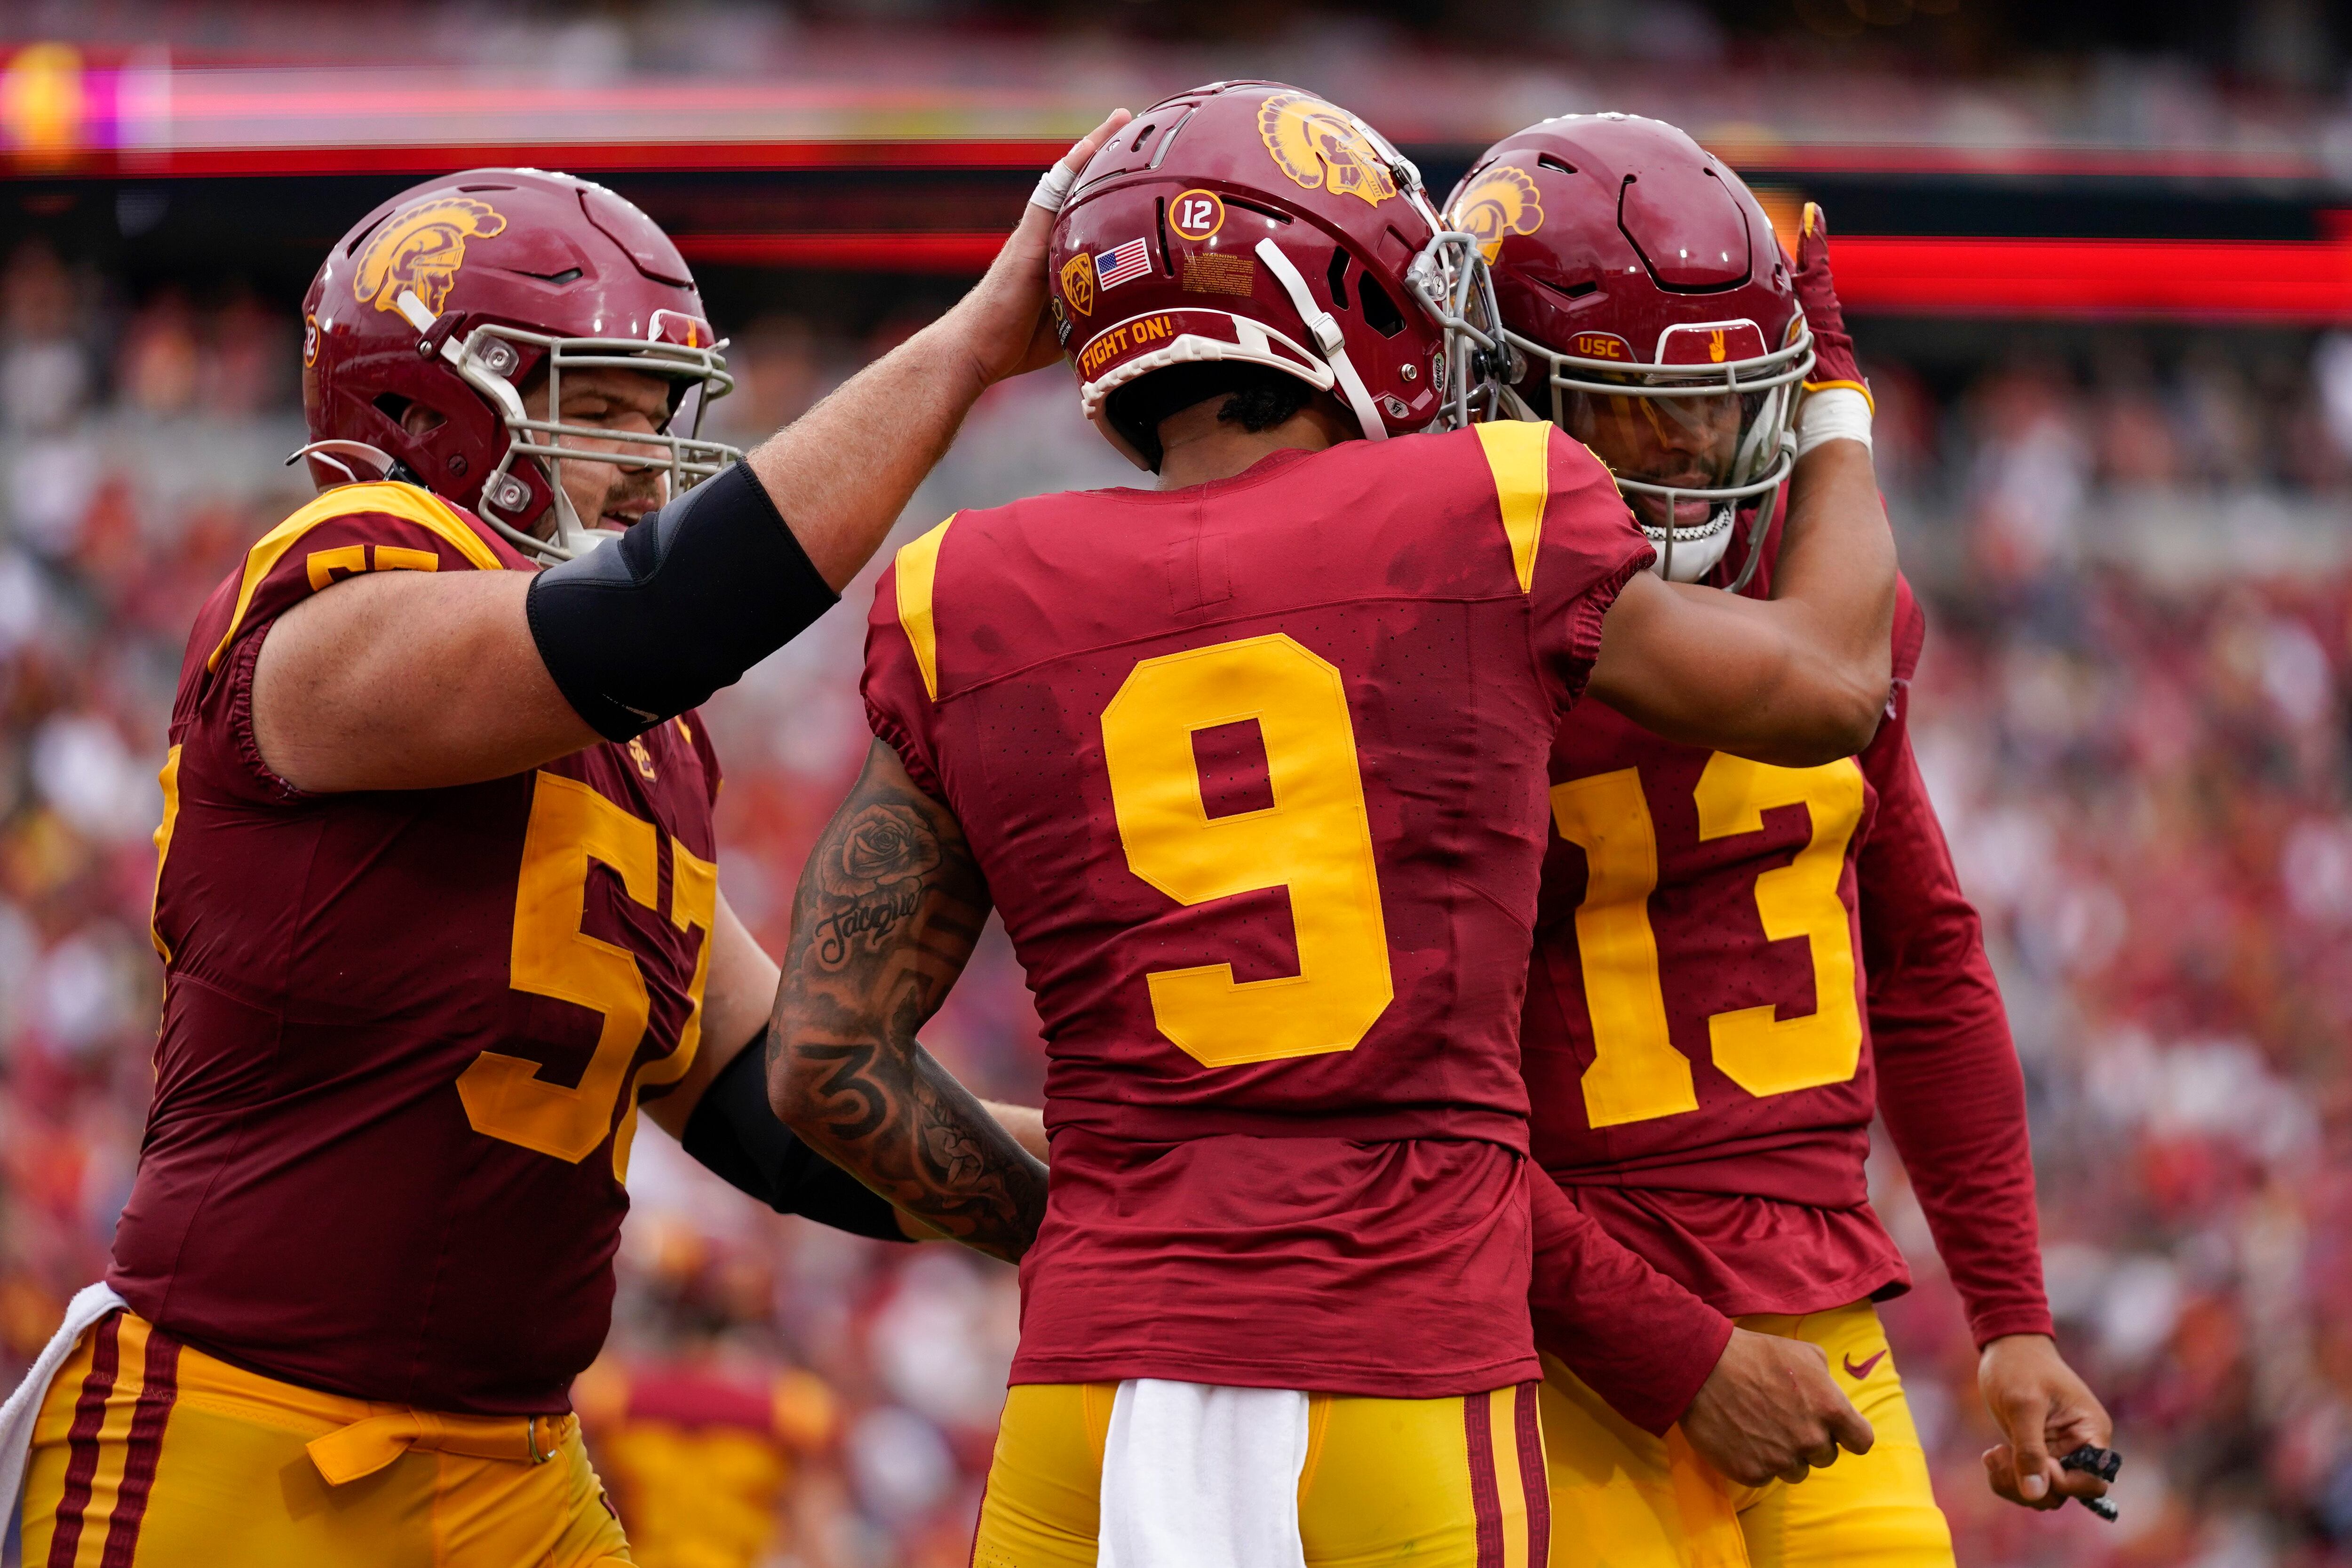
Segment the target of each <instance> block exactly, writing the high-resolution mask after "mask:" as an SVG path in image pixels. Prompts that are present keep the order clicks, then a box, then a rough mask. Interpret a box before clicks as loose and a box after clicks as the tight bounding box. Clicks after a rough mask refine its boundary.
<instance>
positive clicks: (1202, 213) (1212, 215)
mask: <svg viewBox="0 0 2352 1568" xmlns="http://www.w3.org/2000/svg"><path fill="white" fill-rule="evenodd" d="M1168 226H1169V227H1170V228H1171V229H1174V230H1175V231H1176V232H1177V233H1178V234H1179V235H1181V237H1184V238H1186V239H1192V240H1202V239H1208V238H1211V237H1213V236H1214V235H1215V234H1216V232H1217V231H1218V230H1219V229H1221V228H1223V227H1224V226H1225V203H1224V198H1223V197H1222V196H1220V195H1217V193H1216V192H1214V191H1201V190H1192V191H1182V192H1180V193H1178V195H1177V197H1176V199H1175V200H1174V201H1172V202H1170V203H1169V204H1168Z"/></svg>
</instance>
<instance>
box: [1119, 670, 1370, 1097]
mask: <svg viewBox="0 0 2352 1568" xmlns="http://www.w3.org/2000/svg"><path fill="white" fill-rule="evenodd" d="M1245 720H1255V721H1257V725H1258V733H1259V737H1260V739H1261V740H1262V741H1263V742H1264V743H1265V765H1266V774H1267V782H1268V783H1269V784H1272V786H1273V794H1274V804H1273V805H1270V806H1265V807H1263V808H1261V809H1259V810H1256V811H1244V812H1235V813H1234V814H1232V815H1231V816H1210V815H1209V813H1208V807H1207V805H1205V804H1204V803H1203V801H1202V796H1201V773H1200V764H1199V762H1198V760H1197V758H1196V757H1195V754H1194V752H1193V750H1192V735H1193V732H1194V731H1200V730H1206V729H1211V728H1213V727H1215V726H1217V725H1221V724H1235V723H1240V722H1242V721H1245ZM1102 735H1103V763H1104V766H1105V768H1106V769H1107V770H1108V773H1109V774H1110V798H1111V806H1112V809H1113V811H1114V812H1115V813H1116V814H1117V816H1118V837H1119V842H1120V843H1121V844H1122V845H1124V846H1125V847H1126V849H1127V863H1128V866H1129V868H1130V869H1132V870H1133V871H1134V872H1135V874H1136V875H1137V876H1139V877H1140V878H1142V879H1144V880H1145V881H1147V882H1149V883H1150V884H1151V885H1152V886H1153V887H1155V888H1157V889H1160V891H1161V892H1163V893H1165V894H1167V895H1168V896H1169V897H1170V898H1171V899H1173V900H1176V901H1177V902H1178V903H1180V904H1187V905H1190V904H1204V903H1207V902H1209V901H1210V900H1213V899H1225V898H1231V897H1233V896H1234V894H1236V893H1250V892H1255V891H1257V890H1259V889H1265V888H1287V889H1290V916H1291V921H1292V924H1293V927H1294V928H1295V930H1296V931H1297V939H1298V973H1297V974H1292V975H1283V976H1279V977H1277V978H1275V979H1272V980H1252V981H1246V982H1238V981H1235V980H1234V966H1233V965H1232V964H1230V963H1212V964H1202V965H1201V966H1199V967H1196V968H1192V969H1166V970H1160V971H1156V972H1154V973H1150V974H1149V975H1148V976H1146V980H1147V983H1148V984H1150V988H1151V1015H1152V1019H1153V1021H1154V1022H1155V1023H1157V1024H1158V1025H1159V1026H1160V1033H1161V1034H1163V1035H1165V1036H1167V1037H1168V1038H1169V1039H1170V1040H1171V1042H1173V1043H1174V1044H1175V1046H1176V1047H1177V1048H1178V1049H1180V1050H1181V1051H1183V1052H1184V1053H1185V1054H1186V1055H1188V1056H1190V1057H1192V1058H1193V1059H1194V1060H1195V1061H1198V1062H1199V1063H1201V1064H1202V1066H1203V1067H1212V1068H1222V1067H1234V1066H1237V1065H1239V1064H1241V1063H1243V1062H1263V1061H1273V1060H1276V1059H1278V1058H1284V1057H1306V1056H1315V1055H1318V1054H1320V1053H1322V1052H1325V1051H1349V1050H1353V1049H1355V1047H1356V1043H1357V1042H1358V1041H1359V1040H1361V1039H1362V1038H1363V1037H1364V1036H1365V1035H1366V1034H1367V1033H1368V1032H1370V1029H1371V1026H1373V1024H1375V1023H1376V1022H1378V1021H1379V1019H1380V1016H1381V1013H1383V1012H1384V1011H1386V1010H1387V1008H1388V1005H1389V1003H1390V1001H1391V998H1393V997H1394V996H1395V994H1396V988H1395V984H1394V982H1393V980H1392V978H1391V972H1390V968H1389V940H1388V931H1387V928H1386V925H1385V923H1384V922H1383V921H1382V920H1381V883H1380V873H1379V869H1378V868H1376V867H1375V866H1374V865H1373V863H1372V826H1371V818H1370V816H1368V815H1367V814H1366V813H1365V810H1364V777H1363V772H1362V769H1361V767H1360V765H1359V764H1358V763H1357V760H1356V729H1355V723H1354V721H1352V720H1351V719H1350V718H1349V714H1348V692H1347V682H1346V680H1345V679H1343V678H1342V677H1341V675H1340V674H1339V669H1338V668H1337V667H1335V666H1334V665H1332V664H1331V663H1329V662H1328V660H1326V659H1323V658H1319V657H1318V656H1317V655H1316V654H1314V653H1312V652H1311V651H1309V650H1308V649H1307V647H1304V646H1303V645H1301V644H1299V643H1297V642H1294V641H1292V640H1291V639H1290V638H1289V637H1284V636H1282V635H1281V634H1279V633H1276V635H1274V636H1271V637H1245V638H1243V639H1242V640H1240V641H1238V642H1227V643H1217V644H1213V646H1211V647H1202V648H1194V649H1192V650H1191V651H1189V652H1186V653H1174V654H1169V655H1167V656H1165V657H1164V658H1147V659H1144V660H1142V661H1141V662H1140V663H1139V664H1137V665H1136V667H1135V668H1134V669H1132V670H1130V671H1129V673H1128V677H1127V679H1126V681H1125V682H1124V683H1123V684H1121V685H1120V687H1119V689H1118V695H1117V696H1115V697H1113V698H1112V699H1111V700H1110V705H1109V706H1108V707H1107V708H1105V709H1104V710H1103V716H1102Z"/></svg>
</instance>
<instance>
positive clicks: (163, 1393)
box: [23, 1312, 629, 1568]
mask: <svg viewBox="0 0 2352 1568" xmlns="http://www.w3.org/2000/svg"><path fill="white" fill-rule="evenodd" d="M23 1540H24V1561H25V1563H26V1568H44V1565H47V1568H101V1565H103V1568H128V1565H131V1564H132V1563H135V1564H136V1568H219V1565H220V1564H223V1563H235V1564H236V1565H237V1568H316V1565H317V1564H320V1563H336V1564H351V1565H355V1568H599V1565H604V1568H611V1565H614V1564H620V1563H627V1562H628V1561H629V1550H628V1545H627V1542H626V1541H625V1539H624V1537H623V1535H622V1532H621V1524H620V1521H618V1520H617V1519H615V1518H614V1516H613V1513H612V1510H611V1509H610V1508H608V1507H607V1506H606V1505H605V1502H604V1489H603V1488H602V1487H601V1486H599V1485H598V1484H597V1480H596V1474H595V1472H594V1471H593V1469H591V1468H589V1465H588V1455H587V1452H586V1450H585V1449H583V1447H581V1446H580V1432H579V1423H578V1422H577V1421H576V1420H575V1419H574V1418H572V1416H569V1415H566V1416H562V1417H560V1418H552V1419H551V1418H549V1417H545V1416H541V1417H539V1418H537V1419H536V1420H526V1419H525V1418H523V1417H520V1416H512V1417H492V1416H471V1415H436V1414H433V1413H431V1412H428V1411H419V1410H412V1409H409V1408H408V1407H407V1406H405V1405H373V1404H368V1403H366V1402H363V1401H361V1400H356V1399H345V1398H343V1397H341V1395H339V1394H320V1393H318V1392H316V1391H314V1390H311V1389H307V1388H299V1387H297V1386H296V1385H294V1384H289V1383H279V1382H277V1381H275V1380H274V1379H271V1378H267V1377H262V1376H260V1375H258V1374H257V1373H249V1372H245V1371H241V1370H240V1369H238V1368H236V1367H233V1366H230V1365H228V1364H227V1363H224V1362H220V1361H216V1360H215V1359H214V1358H212V1357H211V1356H208V1355H205V1354H204V1353H202V1352H198V1351H194V1350H190V1349H188V1348H187V1347H185V1346H184V1345H181V1344H179V1343H177V1342H174V1341H173V1340H171V1339H169V1338H168V1337H166V1336H165V1335H163V1334H160V1333H156V1332H154V1331H152V1329H151V1328H150V1327H149V1325H148V1324H147V1322H146V1321H144V1320H143V1319H141V1318H140V1317H138V1316H137V1315H135V1314H133V1313H131V1312H117V1313H115V1314H114V1315H113V1316H111V1317H109V1318H106V1319H103V1320H101V1321H100V1322H99V1323H98V1324H97V1325H95V1326H94V1327H92V1328H91V1329H90V1330H89V1332H87V1333H85V1334H84V1335H83V1336H82V1340H81V1343H80V1345H79V1347H77V1348H76V1350H75V1352H74V1353H73V1356H72V1357H71V1359H69V1360H68V1361H67V1363H65V1365H64V1366H63V1367H62V1368H60V1369H59V1370H58V1375H57V1379H56V1381H55V1382H53V1383H51V1384H49V1391H48V1394H47V1398H46V1399H44V1400H43V1402H42V1405H41V1414H40V1417H39V1419H38V1421H37V1424H36V1425H35V1426H34V1429H33V1453H32V1460H31V1463H30V1465H29V1466H28V1467H27V1468H26V1479H25V1530H24V1537H23Z"/></svg>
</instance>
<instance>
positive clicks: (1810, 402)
mask: <svg viewBox="0 0 2352 1568" xmlns="http://www.w3.org/2000/svg"><path fill="white" fill-rule="evenodd" d="M1824 441H1859V442H1861V443H1862V444H1863V446H1864V447H1868V446H1869V445H1870V399H1868V398H1867V397H1864V395H1862V394H1861V393H1859V392H1856V391H1855V390H1854V389H1853V387H1850V386H1825V387H1823V388H1822V390H1821V391H1819V392H1809V393H1807V394H1805V401H1804V402H1803V403H1802V404H1801V405H1798V408H1797V456H1799V457H1800V458H1801V457H1803V456H1804V455H1805V454H1806V453H1808V452H1810V451H1811V450H1812V449H1813V448H1814V447H1818V446H1820V445H1821V444H1822V442H1824Z"/></svg>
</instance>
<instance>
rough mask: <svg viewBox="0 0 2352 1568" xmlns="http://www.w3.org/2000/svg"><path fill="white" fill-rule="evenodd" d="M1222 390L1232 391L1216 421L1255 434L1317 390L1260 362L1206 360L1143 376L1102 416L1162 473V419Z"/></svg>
mask: <svg viewBox="0 0 2352 1568" xmlns="http://www.w3.org/2000/svg"><path fill="white" fill-rule="evenodd" d="M1221 392H1222V393H1225V394H1228V396H1227V397H1226V398H1225V405H1224V406H1223V408H1221V409H1219V410H1218V411H1217V417H1218V419H1219V420H1221V421H1223V423H1225V424H1228V425H1238V426H1241V427H1242V428H1243V429H1244V430H1249V431H1253V432H1255V431H1258V430H1268V429H1272V428H1273V427H1274V426H1276V425H1279V424H1281V423H1282V422H1283V421H1284V420H1286V419H1287V418H1289V417H1290V416H1292V415H1294V414H1296V413H1297V412H1298V411H1299V409H1301V408H1302V407H1304V406H1306V404H1307V399H1308V398H1309V397H1311V396H1313V395H1315V388H1314V387H1313V386H1311V385H1310V384H1307V382H1304V381H1302V380H1300V379H1299V378H1298V377H1297V376H1295V375H1286V374H1284V373H1283V372H1281V371H1278V370H1268V369H1267V368H1266V367H1265V366H1264V365H1262V364H1238V363H1234V362H1233V361H1231V360H1204V361H1202V362H1201V363H1198V364H1177V365H1170V366H1169V367H1168V368H1167V369H1165V370H1155V371H1153V372H1152V373H1151V374H1149V375H1145V376H1139V377H1138V378H1136V379H1135V380H1133V381H1130V382H1129V383H1128V384H1126V385H1125V386H1122V387H1120V388H1119V389H1118V391H1116V392H1114V393H1112V394H1111V395H1110V398H1109V400H1108V403H1107V404H1106V405H1104V414H1105V416H1106V417H1108V419H1109V420H1110V424H1111V428H1112V429H1114V430H1117V431H1118V433H1119V434H1120V435H1121V436H1124V437H1127V439H1128V440H1129V442H1130V443H1131V444H1132V445H1133V446H1134V447H1135V449H1136V450H1137V451H1139V452H1140V453H1142V454H1143V456H1144V458H1145V459H1146V460H1147V461H1149V462H1150V465H1151V469H1152V472H1154V473H1158V472H1159V471H1160V456H1161V454H1160V421H1161V420H1163V419H1165V418H1167V417H1168V416H1170V415H1171V414H1177V413H1181V412H1182V411H1183V410H1185V409H1187V408H1190V407H1192V405H1194V404H1196V403H1205V402H1207V401H1208V400H1209V399H1210V398H1212V397H1214V396H1216V395H1218V394H1219V393H1221Z"/></svg>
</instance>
